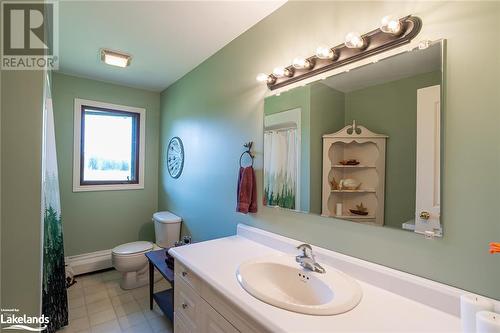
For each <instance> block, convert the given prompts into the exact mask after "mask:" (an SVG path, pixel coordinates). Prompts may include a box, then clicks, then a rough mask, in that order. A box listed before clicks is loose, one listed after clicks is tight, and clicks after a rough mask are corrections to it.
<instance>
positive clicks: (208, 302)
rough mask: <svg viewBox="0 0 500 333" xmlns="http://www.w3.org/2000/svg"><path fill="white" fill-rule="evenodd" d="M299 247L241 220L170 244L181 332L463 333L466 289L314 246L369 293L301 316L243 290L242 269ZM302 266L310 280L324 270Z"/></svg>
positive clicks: (330, 264)
mask: <svg viewBox="0 0 500 333" xmlns="http://www.w3.org/2000/svg"><path fill="white" fill-rule="evenodd" d="M299 244H300V242H298V241H296V240H293V239H289V238H286V237H282V236H279V235H276V234H273V233H270V232H266V231H263V230H260V229H256V228H253V227H249V226H245V225H238V231H237V235H235V236H231V237H225V238H220V239H216V240H211V241H207V242H201V243H196V244H192V245H189V246H183V247H179V248H173V249H171V250H170V251H169V253H170V254H171V255H173V256H174V257H175V295H174V298H175V300H174V311H175V314H174V327H175V332H177V333H179V332H238V331H239V332H345V331H357V332H361V331H363V332H367V331H384V332H391V331H392V332H403V331H419V332H426V331H427V332H431V331H434V332H436V331H439V332H459V331H460V320H459V317H458V316H459V310H460V309H459V296H460V295H461V294H463V293H464V291H462V290H460V289H456V288H453V287H450V286H447V285H443V284H440V283H437V282H434V281H430V280H427V279H423V278H420V277H416V276H413V275H411V274H407V273H403V272H400V271H397V270H393V269H390V268H387V267H383V266H380V265H377V264H373V263H369V262H366V261H363V260H360V259H355V258H352V257H349V256H345V255H342V254H339V253H336V252H333V251H329V250H325V249H322V248H318V247H313V250H314V252H315V257H316V260H317V262H318V263H320V264H321V265H324V267H325V268H326V270H327V273H328V270H329V269H333V270H339V271H340V272H342V273H344V274H346V275H348V276H350V277H351V278H352V279H353V280H354V281H356V284H357V285H359V287H360V289H361V292H362V297H361V300H360V301H359V303H358V304H357V305H356V306H355V307H354V308H352V309H351V310H348V311H346V312H343V313H338V314H336V315H309V314H302V313H298V312H294V311H289V310H284V309H282V308H279V307H277V306H273V305H270V304H268V303H266V302H263V301H261V300H259V299H257V298H256V297H254V296H252V295H251V294H250V293H248V292H247V291H246V290H245V289H244V288H243V287H242V285H241V284H240V282H239V281H238V270H239V269H240V266H241V265H242V264H243V263H247V262H249V261H250V262H251V261H252V260H261V259H262V258H278V257H281V258H286V257H290V258H294V257H295V256H296V255H298V254H299V252H298V250H297V249H296V246H297V245H299ZM262 260H264V259H262ZM290 265H291V264H290ZM297 268H298V271H299V272H302V273H301V274H304V275H305V276H311V278H312V276H313V275H317V274H320V273H314V272H311V271H307V270H304V269H301V267H300V266H299V264H297Z"/></svg>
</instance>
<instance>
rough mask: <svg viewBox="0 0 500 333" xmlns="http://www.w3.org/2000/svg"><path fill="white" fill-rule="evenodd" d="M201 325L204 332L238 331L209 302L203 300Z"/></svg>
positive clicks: (230, 332)
mask: <svg viewBox="0 0 500 333" xmlns="http://www.w3.org/2000/svg"><path fill="white" fill-rule="evenodd" d="M201 310H202V326H203V332H205V333H235V332H239V331H238V330H237V329H236V328H234V326H233V325H231V324H230V323H229V322H228V321H227V320H226V319H225V318H224V317H222V316H221V315H220V314H219V313H218V312H217V311H215V310H214V309H213V308H212V307H211V306H210V304H208V303H207V302H205V301H203V306H202V308H201Z"/></svg>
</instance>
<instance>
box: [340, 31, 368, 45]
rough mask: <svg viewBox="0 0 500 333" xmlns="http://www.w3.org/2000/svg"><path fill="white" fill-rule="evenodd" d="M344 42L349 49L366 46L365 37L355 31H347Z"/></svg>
mask: <svg viewBox="0 0 500 333" xmlns="http://www.w3.org/2000/svg"><path fill="white" fill-rule="evenodd" d="M344 44H345V46H347V47H348V48H350V49H362V48H364V47H365V46H366V43H365V39H364V38H363V37H361V35H360V34H359V33H357V32H350V33H348V34H347V35H346V36H345V43H344Z"/></svg>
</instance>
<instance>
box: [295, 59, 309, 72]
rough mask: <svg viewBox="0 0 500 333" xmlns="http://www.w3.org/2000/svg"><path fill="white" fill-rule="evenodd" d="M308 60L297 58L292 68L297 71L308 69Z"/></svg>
mask: <svg viewBox="0 0 500 333" xmlns="http://www.w3.org/2000/svg"><path fill="white" fill-rule="evenodd" d="M307 62H308V61H307V60H306V59H304V58H295V59H293V61H292V66H293V67H295V68H297V69H302V68H306V67H307Z"/></svg>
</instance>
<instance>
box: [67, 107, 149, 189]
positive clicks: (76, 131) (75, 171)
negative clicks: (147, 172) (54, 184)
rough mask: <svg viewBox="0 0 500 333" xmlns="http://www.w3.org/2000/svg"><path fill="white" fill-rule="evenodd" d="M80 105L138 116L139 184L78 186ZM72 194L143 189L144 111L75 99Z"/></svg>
mask: <svg viewBox="0 0 500 333" xmlns="http://www.w3.org/2000/svg"><path fill="white" fill-rule="evenodd" d="M82 105H85V106H93V107H99V108H105V109H112V110H117V111H127V112H135V113H139V115H140V122H139V132H140V133H139V183H138V184H107V185H80V155H81V144H80V139H81V122H82V113H81V109H82ZM73 133H74V136H73V192H86V191H116V190H139V189H144V167H145V150H146V142H145V141H146V109H143V108H136V107H132V106H125V105H117V104H110V103H104V102H97V101H91V100H87V99H80V98H75V109H74V130H73Z"/></svg>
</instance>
